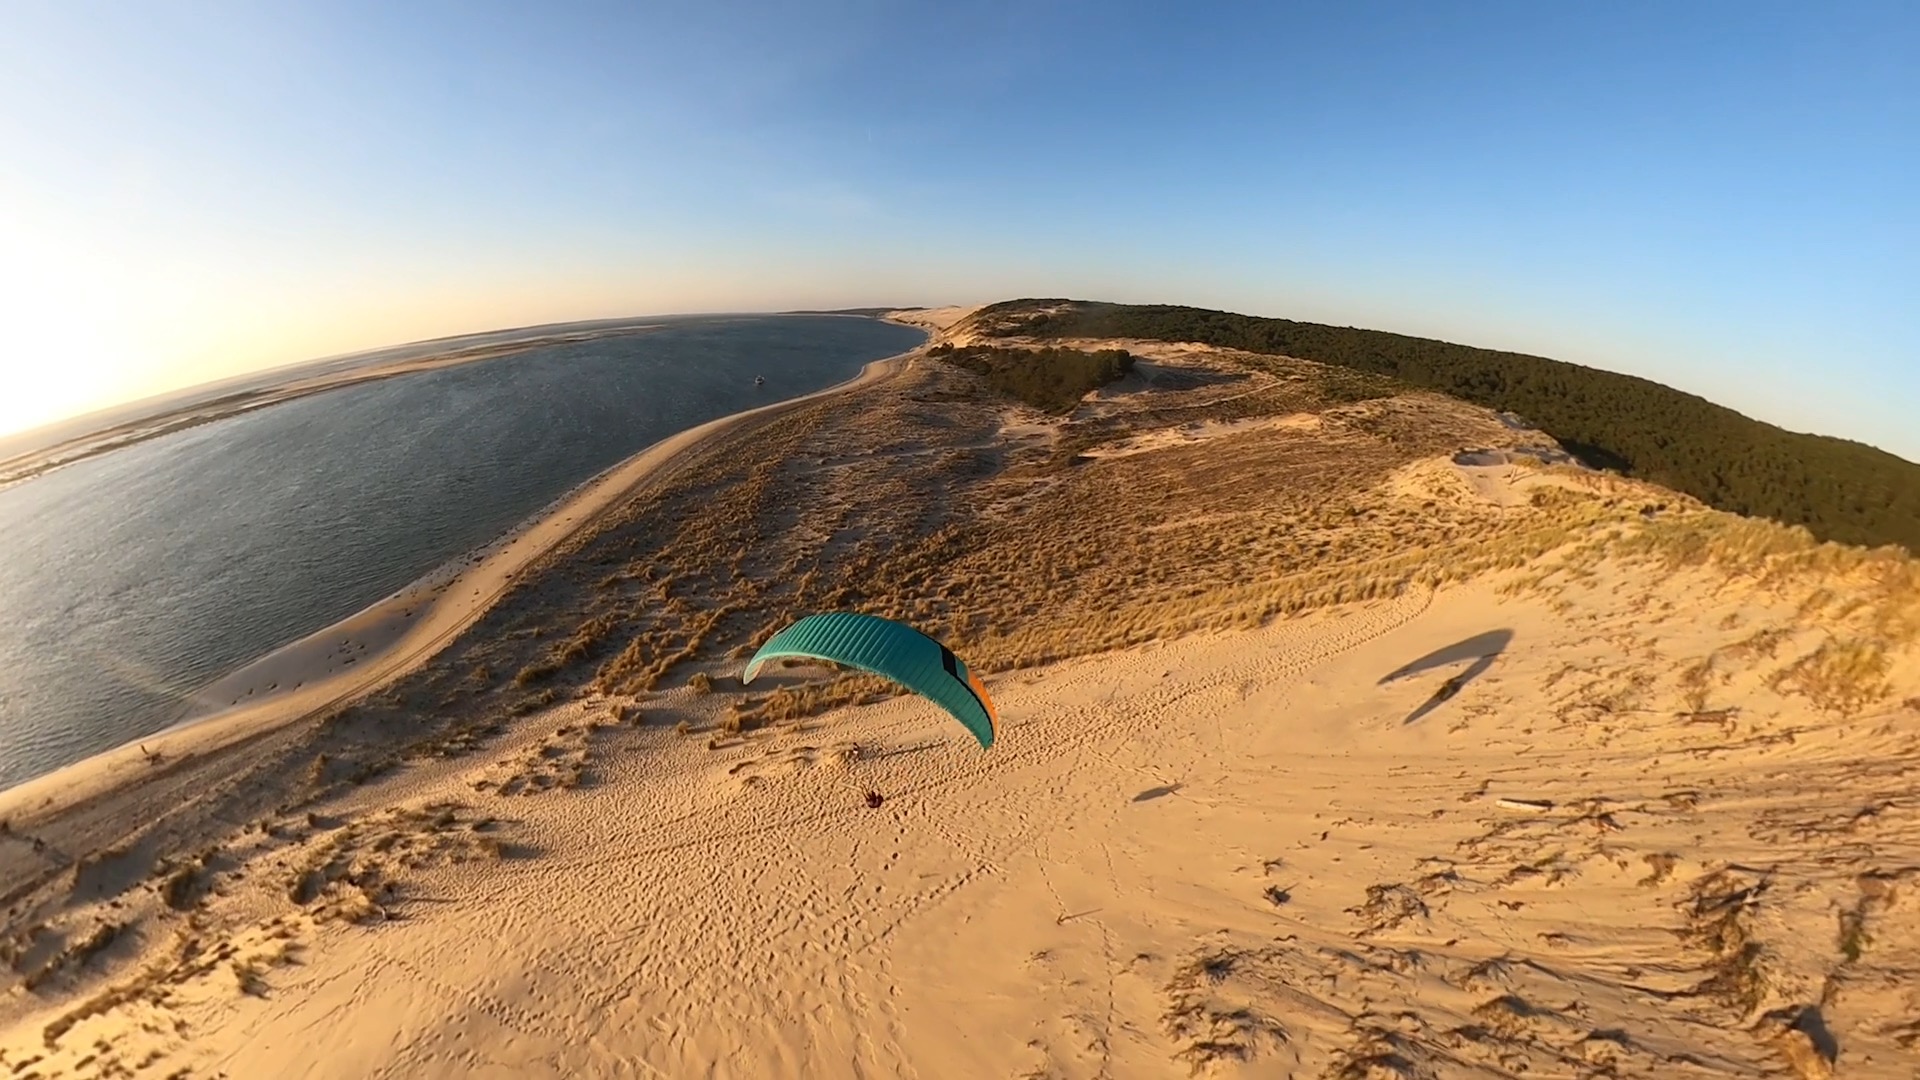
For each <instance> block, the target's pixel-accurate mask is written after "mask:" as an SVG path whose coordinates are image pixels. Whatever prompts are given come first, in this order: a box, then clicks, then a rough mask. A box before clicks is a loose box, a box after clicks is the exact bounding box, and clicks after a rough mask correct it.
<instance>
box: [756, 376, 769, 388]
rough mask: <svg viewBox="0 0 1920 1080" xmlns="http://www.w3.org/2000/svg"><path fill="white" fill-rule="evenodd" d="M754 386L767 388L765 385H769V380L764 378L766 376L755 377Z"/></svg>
mask: <svg viewBox="0 0 1920 1080" xmlns="http://www.w3.org/2000/svg"><path fill="white" fill-rule="evenodd" d="M753 385H755V386H765V385H767V380H766V376H764V375H755V376H754V377H753Z"/></svg>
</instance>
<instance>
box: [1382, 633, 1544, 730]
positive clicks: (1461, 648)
mask: <svg viewBox="0 0 1920 1080" xmlns="http://www.w3.org/2000/svg"><path fill="white" fill-rule="evenodd" d="M1512 642H1513V631H1511V630H1489V631H1487V632H1486V633H1484V634H1475V635H1474V636H1472V637H1470V638H1468V639H1466V640H1465V641H1456V642H1454V643H1453V644H1451V645H1449V646H1447V647H1446V648H1444V649H1435V650H1434V651H1433V652H1430V653H1428V654H1427V655H1425V656H1423V657H1421V658H1420V659H1418V660H1414V661H1411V662H1409V663H1407V664H1404V665H1402V666H1401V667H1399V668H1397V669H1395V670H1394V671H1391V672H1388V673H1387V674H1386V675H1383V676H1381V677H1380V682H1379V685H1381V686H1385V685H1386V684H1388V683H1390V682H1393V681H1394V680H1395V679H1404V678H1407V677H1408V676H1411V675H1418V674H1420V673H1421V672H1423V671H1432V670H1433V669H1435V668H1442V667H1447V666H1448V665H1450V664H1458V663H1460V662H1461V661H1464V660H1471V661H1473V663H1472V664H1471V665H1470V666H1468V667H1467V668H1466V670H1464V671H1462V672H1460V673H1459V674H1457V675H1455V676H1453V677H1452V678H1450V679H1448V680H1447V681H1446V682H1444V683H1441V684H1440V689H1438V690H1435V691H1434V692H1433V696H1432V697H1430V698H1428V699H1427V701H1426V703H1425V704H1424V705H1421V706H1420V707H1419V708H1417V709H1415V710H1413V712H1412V713H1411V714H1410V715H1408V717H1407V718H1406V719H1405V720H1402V721H1400V723H1401V726H1403V727H1404V726H1405V725H1407V724H1411V723H1413V722H1414V721H1416V720H1418V719H1420V718H1421V717H1423V716H1425V715H1427V714H1428V713H1430V712H1432V711H1433V710H1435V709H1437V708H1439V707H1440V706H1441V705H1443V704H1445V703H1446V701H1447V699H1449V698H1451V697H1453V695H1455V694H1457V693H1459V692H1460V688H1461V687H1463V686H1466V685H1467V684H1468V683H1470V682H1472V681H1473V680H1475V679H1477V678H1479V677H1480V676H1482V675H1484V674H1486V672H1487V669H1488V668H1491V667H1492V666H1493V662H1494V660H1496V659H1498V658H1499V656H1500V654H1501V653H1503V652H1505V651H1506V650H1507V646H1508V645H1509V644H1511V643H1512Z"/></svg>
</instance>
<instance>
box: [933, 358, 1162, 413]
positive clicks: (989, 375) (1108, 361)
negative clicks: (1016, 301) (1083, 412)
mask: <svg viewBox="0 0 1920 1080" xmlns="http://www.w3.org/2000/svg"><path fill="white" fill-rule="evenodd" d="M932 355H934V356H936V357H938V358H939V359H941V360H944V361H946V362H947V363H949V364H952V365H954V366H955V367H960V368H965V369H966V370H968V371H971V372H973V373H974V374H976V375H980V376H981V377H983V378H984V379H985V380H986V383H987V386H989V387H990V388H992V390H993V391H994V393H996V394H1000V395H1002V396H1005V397H1010V398H1013V399H1014V400H1016V401H1021V402H1024V403H1026V404H1028V405H1031V406H1033V407H1034V408H1036V409H1039V410H1040V411H1042V412H1048V413H1054V414H1065V413H1070V412H1072V411H1073V409H1074V407H1075V406H1076V405H1079V404H1080V399H1081V398H1083V397H1085V396H1086V394H1087V392H1088V391H1090V390H1098V389H1099V388H1100V387H1102V386H1105V385H1107V384H1108V383H1110V382H1113V381H1114V380H1116V379H1119V378H1121V377H1122V376H1124V375H1126V374H1127V373H1128V372H1130V371H1132V370H1133V356H1132V354H1131V353H1128V352H1127V351H1126V350H1125V349H1101V350H1100V351H1098V352H1082V351H1081V350H1079V349H1057V348H1048V349H1002V348H995V347H993V346H985V345H977V346H971V347H968V348H958V349H957V348H954V347H953V346H952V345H948V344H942V345H939V346H936V347H935V348H934V349H933V350H932Z"/></svg>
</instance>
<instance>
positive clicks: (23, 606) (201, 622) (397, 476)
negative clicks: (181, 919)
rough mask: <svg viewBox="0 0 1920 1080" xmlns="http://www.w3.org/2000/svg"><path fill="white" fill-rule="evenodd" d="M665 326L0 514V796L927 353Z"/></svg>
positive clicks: (110, 477)
mask: <svg viewBox="0 0 1920 1080" xmlns="http://www.w3.org/2000/svg"><path fill="white" fill-rule="evenodd" d="M661 321H662V323H663V325H662V326H661V327H660V328H659V329H655V330H650V331H648V332H646V333H644V334H640V335H637V336H630V337H617V338H608V339H605V340H601V341H592V342H582V343H576V344H570V345H560V346H550V347H542V348H538V349H534V350H531V351H528V352H524V353H518V354H514V355H511V356H506V357H499V358H495V359H490V360H482V361H477V362H475V363H471V364H465V365H460V366H457V367H451V368H445V369H442V370H439V371H429V372H421V373H417V374H413V375H404V376H398V377H394V378H389V379H384V380H378V381H373V382H368V383H362V384H359V385H357V386H351V387H348V388H345V389H341V390H335V391H330V392H327V393H322V394H316V395H313V396H310V397H306V398H302V399H299V400H296V401H292V402H288V403H286V404H282V405H276V406H272V407H270V408H266V409H262V410H259V411H257V412H252V413H246V414H242V415H240V416H235V417H231V418H229V419H225V420H221V421H217V422H215V423H211V424H205V425H202V426H200V427H196V428H190V429H188V430H185V431H180V432H175V433H173V434H170V435H167V436H163V437H161V438H157V439H153V440H149V441H147V442H144V443H139V444H136V445H134V446H131V447H128V448H126V449H124V450H119V451H115V452H113V453H110V454H105V455H102V456H100V457H97V458H93V459H90V460H87V461H82V462H79V463H77V464H74V465H70V466H67V467H65V468H62V469H58V470H55V471H53V472H50V473H47V474H45V475H43V476H40V477H37V478H35V479H33V480H29V481H27V482H25V483H22V484H19V485H16V486H14V487H11V488H8V489H5V490H0V789H5V788H7V787H11V786H13V785H15V784H18V783H20V782H22V781H24V780H27V779H30V778H31V777H34V776H37V775H40V774H42V773H44V772H48V771H50V770H52V769H56V768H59V767H60V766H62V765H66V764H69V763H71V762H74V761H78V760H80V759H82V758H84V757H87V756H89V755H92V754H95V753H98V752H100V751H102V750H107V749H110V748H112V747H114V746H118V745H121V744H123V743H125V742H127V741H128V740H131V739H136V738H139V737H140V736H143V735H147V734H151V733H153V732H155V731H158V730H160V729H161V728H164V727H166V726H168V725H169V724H171V723H173V722H175V721H176V720H177V719H178V718H179V716H180V714H181V712H182V702H183V700H184V699H185V698H186V697H187V696H188V695H189V694H191V693H192V692H193V691H194V690H195V689H197V688H199V687H201V686H204V685H206V684H207V683H209V682H211V681H213V680H214V679H216V678H218V677H220V676H221V675H223V674H225V673H226V672H229V671H231V670H233V669H235V668H237V667H239V666H241V665H242V664H245V663H247V662H248V661H250V660H253V659H255V658H257V657H259V656H262V655H264V654H266V653H268V652H271V651H272V650H274V649H275V648H278V647H279V646H281V645H284V644H286V643H288V642H291V641H295V640H297V639H299V638H301V637H303V636H305V635H306V634H308V633H311V632H312V631H314V630H318V629H320V628H321V627H324V626H326V625H327V624H329V623H332V622H334V621H337V620H339V619H342V618H345V617H346V616H348V615H351V614H353V613H354V612H355V611H358V610H360V609H361V608H364V607H366V606H367V605H368V604H371V603H373V602H375V601H377V600H379V599H381V598H382V597H384V596H386V595H388V594H389V593H392V592H393V591H394V590H396V589H399V588H401V587H402V586H404V585H406V584H407V583H408V582H409V581H412V580H414V579H415V578H417V577H419V576H421V575H422V574H424V573H426V572H427V571H429V570H431V569H433V568H434V567H435V566H437V565H439V564H440V563H442V562H444V561H445V560H447V559H450V558H452V557H454V556H456V555H458V554H460V553H461V552H464V551H467V550H469V549H471V548H474V547H476V546H479V545H481V544H484V543H487V542H488V541H490V540H492V539H493V538H494V537H496V536H498V535H500V534H501V533H503V532H505V531H507V530H508V529H509V528H511V527H512V526H513V525H514V524H516V523H517V522H519V521H521V520H523V519H525V518H526V517H527V516H528V515H530V514H533V513H535V512H537V511H538V510H540V509H541V508H542V507H543V506H545V505H547V504H548V503H549V502H551V501H552V500H553V499H554V498H556V497H558V496H559V495H561V494H563V493H564V492H565V491H566V490H567V489H569V488H571V487H573V486H574V485H576V484H578V483H580V482H581V481H583V480H586V479H588V478H590V477H591V476H593V475H594V474H595V473H597V472H599V471H601V470H602V469H605V468H606V467H608V466H610V465H612V464H614V463H615V462H618V461H620V460H621V459H623V458H625V457H628V456H629V455H631V454H633V453H635V452H637V451H639V450H641V449H643V448H645V447H646V446H648V445H650V444H652V443H654V442H657V441H659V440H660V439H663V438H666V437H667V436H669V435H672V434H673V433H675V432H677V431H682V430H685V429H686V428H689V427H692V426H694V425H696V424H699V423H702V422H704V421H707V420H711V419H714V418H716V417H720V416H725V415H727V414H728V413H732V412H737V411H739V410H741V409H744V408H750V407H752V406H754V405H757V404H765V403H768V402H771V401H776V400H779V399H781V398H787V397H793V396H796V395H799V394H804V393H808V392H810V391H814V390H819V389H822V388H824V387H827V386H831V385H833V384H834V383H837V382H841V381H843V380H845V379H848V378H851V377H852V376H853V375H855V374H857V373H858V372H859V370H860V368H861V367H862V366H863V365H865V364H866V363H868V362H870V361H873V360H877V359H881V358H883V357H887V356H892V355H895V354H897V353H900V352H903V351H906V350H907V349H910V348H913V347H914V346H916V345H918V344H920V343H921V342H922V341H924V340H925V335H924V334H922V333H921V332H920V331H918V330H914V329H911V328H908V327H903V326H897V325H894V324H891V323H883V322H879V321H877V320H870V319H857V318H845V317H831V316H735V317H711V318H684V317H681V318H674V319H669V320H661ZM755 375H763V376H765V378H766V385H765V386H755V385H754V383H753V378H754V376H755Z"/></svg>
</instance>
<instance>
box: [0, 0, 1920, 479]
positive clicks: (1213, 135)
mask: <svg viewBox="0 0 1920 1080" xmlns="http://www.w3.org/2000/svg"><path fill="white" fill-rule="evenodd" d="M9 12H10V14H9V19H8V22H9V26H8V32H7V33H6V34H5V35H4V36H0V148H4V150H3V151H0V318H4V319H5V322H6V325H7V326H8V327H9V328H10V331H9V333H8V339H9V344H8V345H7V346H5V347H0V348H4V351H3V352H0V365H4V366H5V368H6V372H5V373H6V375H7V376H8V381H9V383H10V385H11V386H13V387H14V388H15V389H16V390H17V391H18V392H17V393H14V394H11V395H7V396H5V397H4V398H3V399H0V430H5V429H10V428H11V429H17V428H20V427H23V426H26V425H28V424H30V423H37V422H44V421H46V420H51V419H54V418H55V417H56V416H58V415H62V414H67V413H72V412H75V411H79V410H81V409H84V408H91V407H98V406H99V405H102V404H106V403H108V402H110V401H112V400H115V399H124V398H128V397H134V396H141V395H144V394H150V393H153V392H156V391H159V390H164V389H169V388H172V387H175V386H180V385H188V384H192V383H197V382H202V381H206V380H207V379H211V378H214V377H218V376H222V375H226V374H231V373H234V372H237V371H242V370H248V369H252V368H259V367H265V366H270V365H274V364H280V363H286V362H289V361H293V360H299V359H304V358H308V357H312V356H318V355H325V354H329V353H336V352H342V351H347V350H350V349H358V348H367V347H373V346H378V345H383V344H391V343H395V342H398V341H403V340H411V339H417V338H422V337H429V336H436V335H440V334H447V333H456V332H461V331H468V330H481V329H490V328H495V327H499V326H506V325H517V324H525V323H530V322H543V321H553V320H560V319H570V318H585V317H595V316H612V315H624V314H648V313H660V312H669V311H700V310H709V311H710V310H761V309H773V308H780V307H787V306H801V305H805V306H838V305H854V304H859V305H865V304H894V303H899V304H944V303H971V302H981V301H990V300H996V299H1004V298H1008V297H1013V296H1022V295H1049V296H1061V295H1065V296H1077V297H1085V298H1097V299H1113V300H1124V301H1166V302H1176V303H1191V304H1198V305H1203V306H1208V307H1222V308H1228V309H1232V310H1238V311H1246V312H1251V313H1256V314H1264V315H1278V316H1286V317H1292V318H1301V319H1311V320H1317V321H1327V322H1335V323H1342V324H1353V325H1363V326H1370V327H1376V328H1380V329H1389V330H1397V331H1402V332H1406V333H1414V334H1423V335H1431V336H1438V337H1445V338H1448V339H1451V340H1456V341H1464V342H1468V343H1471V344H1477V345H1486V346H1493V347H1500V348H1511V349H1517V350H1522V351H1530V352H1537V353H1541V354H1544V355H1549V356H1555V357H1559V358H1563V359H1568V360H1573V361H1577V362H1580V363H1587V364H1592V365H1595V366H1599V367H1605V368H1610V369H1613V370H1618V371H1628V372H1632V373H1635V374H1640V375H1645V376H1648V377H1650V378H1654V379H1657V380H1659V381H1661V382H1665V383H1668V384H1670V385H1674V386H1678V387H1681V388H1683V389H1687V390H1691V391H1693V392H1696V393H1700V394H1703V395H1705V396H1707V397H1710V398H1713V399H1715V400H1718V401H1722V402H1724V403H1726V404H1729V405H1732V406H1734V407H1735V408H1739V409H1741V410H1742V411H1745V412H1748V413H1749V414H1752V415H1755V416H1759V417H1761V418H1763V419H1767V420H1771V421H1773V422H1776V423H1780V424H1782V425H1785V426H1788V427H1791V428H1795V429H1798V430H1814V431H1820V432H1823V433H1829V434H1837V435H1843V436H1847V437H1851V438H1858V439H1861V440H1863V441H1867V442H1871V443H1874V444H1876V445H1879V446H1882V447H1884V448H1886V449H1889V450H1892V451H1894V452H1896V453H1899V454H1901V455H1902V456H1904V457H1907V458H1909V459H1920V418H1917V417H1920V209H1917V208H1916V205H1915V200H1916V195H1917V194H1920V64H1915V63H1914V62H1913V61H1912V58H1913V57H1914V56H1915V55H1920V6H1916V5H1914V4H1912V3H1908V2H1898V3H1840V4H1831V5H1809V4H1799V5H1787V4H1770V3H1741V4H1731V3H1727V4H1721V3H1705V2H1690V3H1684V4H1674V3H1659V4H1633V3H1606V4H1599V3H1594V4H1538V3H1528V4H1521V3H1511V4H1509V3H1474V4H1456V5H1437V4H1429V3H1395V4H1387V3H1317V4H1282V3H1266V4H1247V5H1237V4H1183V5H1167V4H1151V5H1150V4H1135V3H1102V4H1093V3H1047V2H1044V0H1026V2H1019V3H993V4H986V3H939V4H933V3H928V4H920V3H896V2H882V0H857V2H837V0H828V2H820V3H810V4H806V5H800V4H779V5H775V4H764V5H756V4H737V3H724V2H718V0H699V2H685V3H680V2H673V3H651V4H586V3H575V4H553V5H528V4H506V3H424V2H421V3H402V4H391V3H385V4H376V3H337V2H335V3H298V2H283V3H274V4H268V3H255V4H243V3H222V4H213V3H195V4H187V3H159V2H153V3H122V4H100V3H92V4H89V3H71V2H67V3H39V2H23V3H18V4H15V5H11V6H10V8H9Z"/></svg>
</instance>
